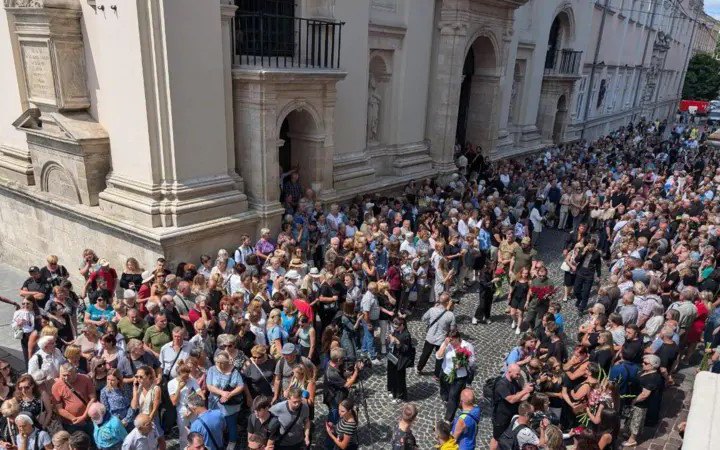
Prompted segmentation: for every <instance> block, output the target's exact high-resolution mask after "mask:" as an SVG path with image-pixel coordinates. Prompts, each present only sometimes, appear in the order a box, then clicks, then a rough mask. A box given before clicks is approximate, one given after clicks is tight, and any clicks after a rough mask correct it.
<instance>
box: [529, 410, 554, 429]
mask: <svg viewBox="0 0 720 450" xmlns="http://www.w3.org/2000/svg"><path fill="white" fill-rule="evenodd" d="M543 419H548V420H549V421H550V422H552V418H551V417H550V416H549V415H548V414H546V413H544V412H542V411H535V412H534V413H533V415H532V417H530V427H531V428H533V429H535V430H537V429H539V428H540V424H541V423H542V421H543Z"/></svg>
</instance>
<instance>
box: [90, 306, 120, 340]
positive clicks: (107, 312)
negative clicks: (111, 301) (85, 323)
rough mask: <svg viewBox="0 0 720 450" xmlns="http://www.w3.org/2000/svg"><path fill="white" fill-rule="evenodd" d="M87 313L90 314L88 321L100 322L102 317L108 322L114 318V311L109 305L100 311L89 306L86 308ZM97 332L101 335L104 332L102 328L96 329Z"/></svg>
mask: <svg viewBox="0 0 720 450" xmlns="http://www.w3.org/2000/svg"><path fill="white" fill-rule="evenodd" d="M87 313H88V314H90V320H102V319H103V317H104V318H105V320H107V321H108V322H110V321H111V320H113V317H115V311H114V310H113V309H112V306H110V305H108V307H107V308H106V309H100V308H98V307H96V306H95V305H93V304H90V306H88V309H87ZM98 331H100V332H101V333H102V332H104V331H105V330H104V327H98Z"/></svg>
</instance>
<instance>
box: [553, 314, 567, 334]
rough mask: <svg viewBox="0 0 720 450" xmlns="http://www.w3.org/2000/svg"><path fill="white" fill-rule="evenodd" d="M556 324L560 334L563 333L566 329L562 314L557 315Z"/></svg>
mask: <svg viewBox="0 0 720 450" xmlns="http://www.w3.org/2000/svg"><path fill="white" fill-rule="evenodd" d="M555 324H556V325H557V327H558V332H559V333H562V332H563V329H565V318H564V317H563V316H562V314H560V313H557V314H555Z"/></svg>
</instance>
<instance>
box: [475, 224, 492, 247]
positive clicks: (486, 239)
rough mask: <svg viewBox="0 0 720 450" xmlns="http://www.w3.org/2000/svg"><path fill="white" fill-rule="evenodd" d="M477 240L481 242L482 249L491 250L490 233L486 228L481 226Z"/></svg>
mask: <svg viewBox="0 0 720 450" xmlns="http://www.w3.org/2000/svg"><path fill="white" fill-rule="evenodd" d="M477 240H478V242H479V244H480V250H482V251H487V250H490V245H491V241H490V233H488V231H487V230H486V229H485V228H480V233H478V237H477Z"/></svg>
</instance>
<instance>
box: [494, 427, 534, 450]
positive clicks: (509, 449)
mask: <svg viewBox="0 0 720 450" xmlns="http://www.w3.org/2000/svg"><path fill="white" fill-rule="evenodd" d="M514 423H515V422H514V421H513V422H510V426H509V427H508V428H507V430H505V431H503V434H501V435H500V437H499V438H498V449H499V450H520V445H519V444H518V439H517V437H518V434H520V432H521V431H522V430H524V429H526V428H530V427H529V426H527V425H518V426H517V427H515V428H513V424H514Z"/></svg>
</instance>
